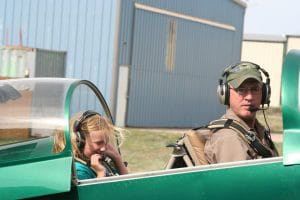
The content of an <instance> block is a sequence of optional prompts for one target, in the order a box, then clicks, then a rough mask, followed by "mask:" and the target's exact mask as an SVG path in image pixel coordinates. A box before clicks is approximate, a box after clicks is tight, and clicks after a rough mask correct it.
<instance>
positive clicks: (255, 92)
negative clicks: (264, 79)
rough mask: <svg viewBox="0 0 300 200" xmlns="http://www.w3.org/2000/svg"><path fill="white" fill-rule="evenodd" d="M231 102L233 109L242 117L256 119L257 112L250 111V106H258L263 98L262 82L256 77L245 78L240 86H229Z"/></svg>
mask: <svg viewBox="0 0 300 200" xmlns="http://www.w3.org/2000/svg"><path fill="white" fill-rule="evenodd" d="M229 88H230V89H229V90H230V97H229V103H230V108H231V109H232V111H233V112H234V113H235V114H236V115H237V116H238V117H240V118H242V119H244V120H247V119H254V118H255V113H256V112H250V111H249V108H250V107H254V108H258V107H259V106H260V104H261V99H262V84H261V83H259V82H258V81H257V80H255V79H247V80H245V81H244V82H243V83H242V84H241V85H240V86H239V87H238V88H236V89H234V88H233V87H231V86H229Z"/></svg>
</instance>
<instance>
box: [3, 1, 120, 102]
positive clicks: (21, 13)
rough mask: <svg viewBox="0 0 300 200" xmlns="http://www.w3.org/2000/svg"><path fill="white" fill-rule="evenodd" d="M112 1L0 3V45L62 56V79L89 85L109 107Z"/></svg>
mask: <svg viewBox="0 0 300 200" xmlns="http://www.w3.org/2000/svg"><path fill="white" fill-rule="evenodd" d="M116 7H117V1H116V0H101V1H100V0H42V1H41V0H0V45H6V44H10V45H19V44H20V31H21V32H22V42H23V46H26V47H33V48H42V49H49V50H59V51H67V63H66V72H65V74H66V77H74V78H83V79H88V80H91V81H93V82H94V83H95V84H96V85H97V86H98V87H99V88H100V89H101V91H102V92H103V95H104V96H105V98H106V99H107V100H108V101H109V100H110V97H111V90H112V89H111V81H112V69H113V66H112V65H113V59H114V55H113V53H114V42H115V34H116V29H117V27H116V26H115V24H116V23H115V22H116V17H117V16H118V14H117V13H116Z"/></svg>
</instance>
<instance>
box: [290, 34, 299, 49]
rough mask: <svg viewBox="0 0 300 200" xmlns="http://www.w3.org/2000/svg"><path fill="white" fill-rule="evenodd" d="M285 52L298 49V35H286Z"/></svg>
mask: <svg viewBox="0 0 300 200" xmlns="http://www.w3.org/2000/svg"><path fill="white" fill-rule="evenodd" d="M287 44H288V45H287V52H289V51H290V50H291V49H300V37H290V36H289V37H288V41H287Z"/></svg>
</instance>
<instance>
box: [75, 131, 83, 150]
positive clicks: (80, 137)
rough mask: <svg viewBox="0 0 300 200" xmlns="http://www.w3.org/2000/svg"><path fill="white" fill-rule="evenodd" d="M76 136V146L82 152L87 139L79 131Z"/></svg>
mask: <svg viewBox="0 0 300 200" xmlns="http://www.w3.org/2000/svg"><path fill="white" fill-rule="evenodd" d="M75 135H76V145H77V147H78V148H79V149H80V150H81V149H83V148H84V144H85V137H84V136H83V134H81V133H80V132H79V131H76V132H75Z"/></svg>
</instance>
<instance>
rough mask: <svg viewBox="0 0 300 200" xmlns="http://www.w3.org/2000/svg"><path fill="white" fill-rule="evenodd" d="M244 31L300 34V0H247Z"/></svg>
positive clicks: (251, 32) (269, 33)
mask: <svg viewBox="0 0 300 200" xmlns="http://www.w3.org/2000/svg"><path fill="white" fill-rule="evenodd" d="M245 2H247V8H246V14H245V21H244V33H246V34H267V35H282V34H284V35H300V0H246V1H245Z"/></svg>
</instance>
